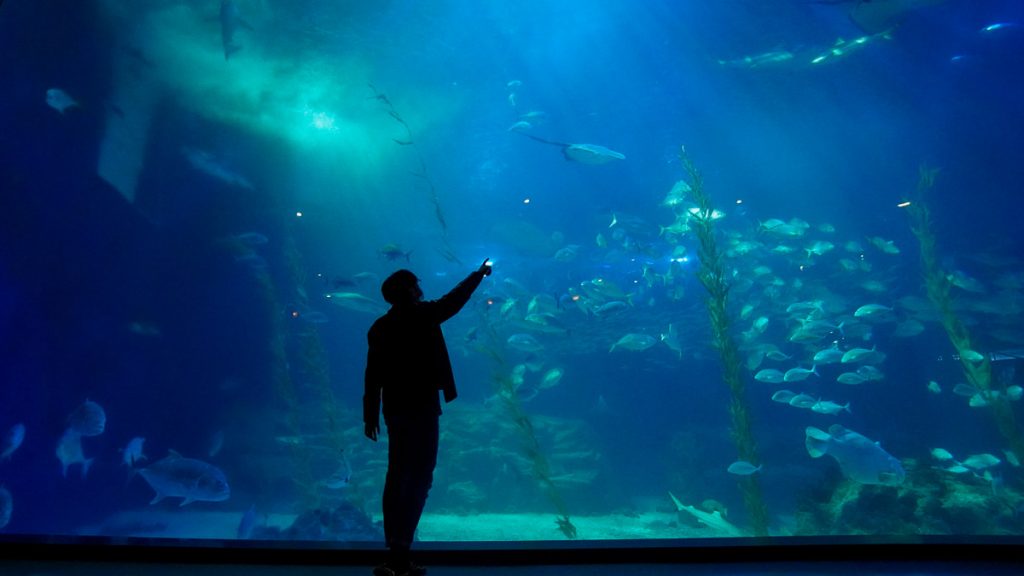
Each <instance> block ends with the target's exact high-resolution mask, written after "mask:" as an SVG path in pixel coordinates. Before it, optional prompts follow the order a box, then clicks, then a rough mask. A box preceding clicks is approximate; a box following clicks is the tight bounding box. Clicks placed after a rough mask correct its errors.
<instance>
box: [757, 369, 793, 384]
mask: <svg viewBox="0 0 1024 576" xmlns="http://www.w3.org/2000/svg"><path fill="white" fill-rule="evenodd" d="M785 379H786V375H785V374H783V373H782V372H781V371H779V370H776V369H774V368H765V369H764V370H761V371H760V372H758V373H757V374H754V380H757V381H758V382H767V383H769V384H778V383H779V382H783V381H784V380H785Z"/></svg>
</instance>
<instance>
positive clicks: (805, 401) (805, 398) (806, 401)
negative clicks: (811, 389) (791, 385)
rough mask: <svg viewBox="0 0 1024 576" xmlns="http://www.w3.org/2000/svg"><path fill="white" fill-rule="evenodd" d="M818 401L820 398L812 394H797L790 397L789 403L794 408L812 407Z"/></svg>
mask: <svg viewBox="0 0 1024 576" xmlns="http://www.w3.org/2000/svg"><path fill="white" fill-rule="evenodd" d="M817 403H818V400H817V399H816V398H814V396H811V395H810V394H797V395H796V396H793V397H792V398H790V399H789V405H790V406H792V407H794V408H811V407H813V406H814V405H815V404H817Z"/></svg>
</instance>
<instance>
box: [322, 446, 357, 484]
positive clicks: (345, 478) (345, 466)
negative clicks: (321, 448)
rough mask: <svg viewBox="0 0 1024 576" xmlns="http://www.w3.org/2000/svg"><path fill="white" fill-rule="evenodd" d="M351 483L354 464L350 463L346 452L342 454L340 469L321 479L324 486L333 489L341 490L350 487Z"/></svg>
mask: <svg viewBox="0 0 1024 576" xmlns="http://www.w3.org/2000/svg"><path fill="white" fill-rule="evenodd" d="M351 483H352V466H351V465H350V464H349V463H348V458H346V457H345V455H344V454H342V455H341V464H339V465H338V469H337V470H335V471H334V473H333V474H331V475H330V476H329V477H327V478H326V479H324V480H321V481H320V484H321V485H322V486H324V487H325V488H329V489H331V490H341V489H342V488H346V487H348V485H349V484H351Z"/></svg>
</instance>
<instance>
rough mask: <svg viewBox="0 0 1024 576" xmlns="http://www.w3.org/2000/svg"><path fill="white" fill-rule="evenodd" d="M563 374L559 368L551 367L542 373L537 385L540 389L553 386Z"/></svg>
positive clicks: (560, 379)
mask: <svg viewBox="0 0 1024 576" xmlns="http://www.w3.org/2000/svg"><path fill="white" fill-rule="evenodd" d="M563 375H565V372H564V371H563V370H562V369H561V368H552V369H550V370H548V371H547V372H545V373H544V377H543V378H541V382H540V384H539V385H538V386H537V387H538V388H540V389H541V390H544V389H547V388H553V387H555V386H557V385H558V383H559V382H561V381H562V376H563Z"/></svg>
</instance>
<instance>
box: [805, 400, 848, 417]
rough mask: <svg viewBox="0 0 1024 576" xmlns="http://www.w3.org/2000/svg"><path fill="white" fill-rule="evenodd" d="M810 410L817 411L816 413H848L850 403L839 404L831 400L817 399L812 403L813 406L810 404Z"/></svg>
mask: <svg viewBox="0 0 1024 576" xmlns="http://www.w3.org/2000/svg"><path fill="white" fill-rule="evenodd" d="M811 412H817V413H818V414H839V413H840V412H847V413H850V403H849V402H847V403H846V404H839V403H836V402H833V401H831V400H818V401H817V402H815V403H814V406H811Z"/></svg>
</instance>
